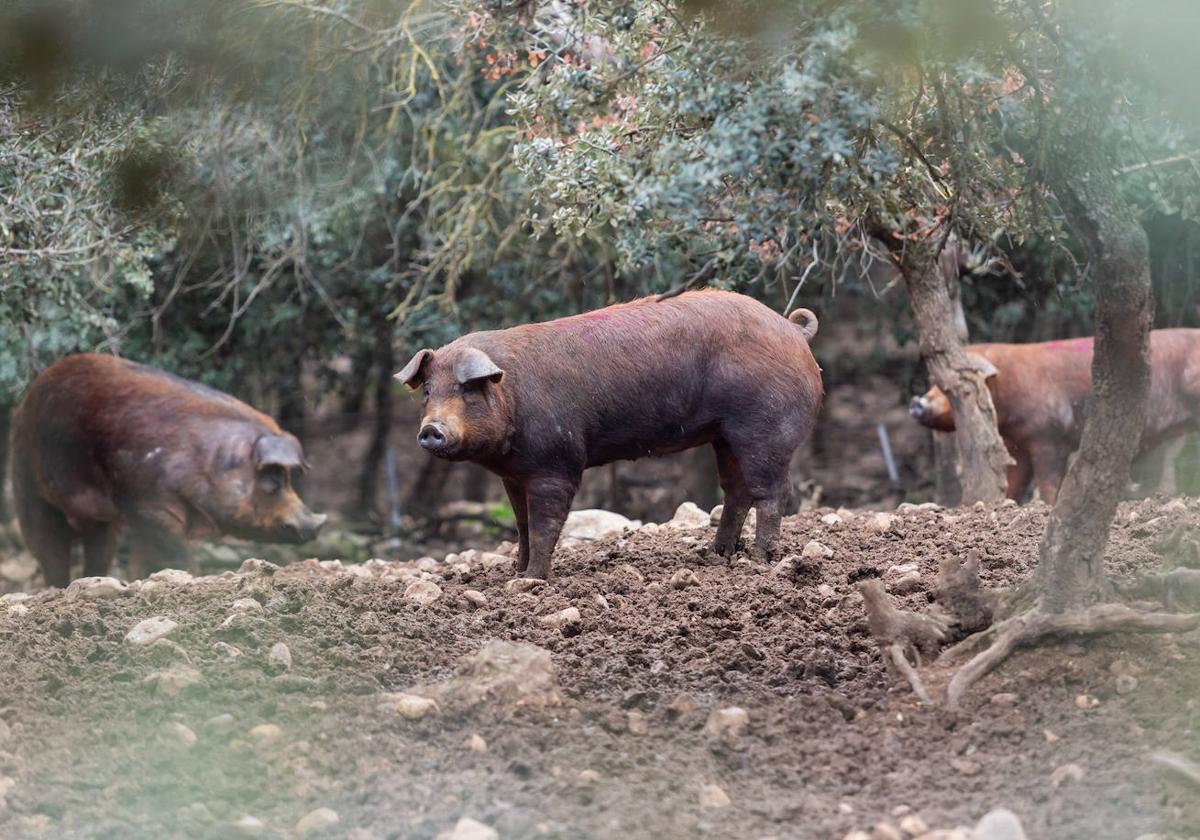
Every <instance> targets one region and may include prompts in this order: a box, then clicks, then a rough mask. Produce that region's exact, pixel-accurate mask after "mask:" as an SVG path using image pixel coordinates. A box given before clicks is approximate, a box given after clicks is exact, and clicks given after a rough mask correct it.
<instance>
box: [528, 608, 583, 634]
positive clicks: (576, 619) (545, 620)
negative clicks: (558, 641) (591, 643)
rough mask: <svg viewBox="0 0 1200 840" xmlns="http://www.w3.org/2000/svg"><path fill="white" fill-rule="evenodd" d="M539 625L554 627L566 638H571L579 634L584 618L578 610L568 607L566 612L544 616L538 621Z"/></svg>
mask: <svg viewBox="0 0 1200 840" xmlns="http://www.w3.org/2000/svg"><path fill="white" fill-rule="evenodd" d="M538 623H539V624H544V625H546V626H547V627H553V628H554V629H555V630H558V631H559V632H561V633H562V634H563V635H564V636H570V635H573V634H574V633H578V632H579V630H580V627H581V625H582V624H583V616H582V615H580V614H579V609H578V608H576V607H567V608H566V609H565V610H559V611H558V612H554V613H550V614H549V615H544V616H542V617H541V618H539V619H538Z"/></svg>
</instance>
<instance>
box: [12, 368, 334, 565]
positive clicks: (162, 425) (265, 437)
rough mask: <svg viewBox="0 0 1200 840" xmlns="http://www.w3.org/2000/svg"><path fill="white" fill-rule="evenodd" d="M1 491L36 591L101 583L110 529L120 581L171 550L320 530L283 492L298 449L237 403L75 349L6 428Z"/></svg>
mask: <svg viewBox="0 0 1200 840" xmlns="http://www.w3.org/2000/svg"><path fill="white" fill-rule="evenodd" d="M12 443H13V445H12V450H13V465H12V471H13V495H14V501H15V503H16V511H17V517H18V519H19V521H20V523H21V533H22V534H23V535H24V537H25V542H26V544H27V545H28V546H29V549H30V551H32V552H33V554H34V556H35V557H37V559H38V561H39V562H40V563H41V564H42V572H43V574H44V575H45V578H46V583H48V584H50V585H51V586H65V585H66V584H67V582H68V581H69V580H70V568H71V548H72V545H73V544H74V543H75V542H77V541H78V542H82V543H83V551H84V572H85V574H88V575H102V574H105V573H107V570H108V567H109V564H110V563H111V562H112V558H113V555H114V554H115V553H116V547H117V541H118V538H119V536H120V531H121V529H122V527H124V526H128V527H129V530H130V531H131V533H132V537H133V557H132V559H131V560H130V564H129V571H130V577H131V578H135V577H140V576H141V575H143V574H144V573H145V572H146V570H147V569H148V568H153V567H154V566H156V565H178V564H179V562H180V560H181V559H182V558H183V557H184V556H185V554H186V547H185V540H187V539H188V538H192V537H198V536H215V535H220V534H231V535H233V536H236V537H241V538H244V539H253V540H262V541H266V542H289V543H301V542H305V541H307V540H310V539H312V538H313V537H314V536H316V534H317V532H318V531H319V530H320V528H321V526H322V525H323V524H325V516H324V515H323V514H314V513H313V512H312V511H310V510H309V509H308V508H307V507H305V505H304V503H303V502H302V501H300V498H299V497H298V496H297V495H296V493H295V491H294V490H293V489H292V486H291V473H292V470H294V469H296V468H297V467H299V468H305V467H307V464H306V463H305V461H304V453H303V451H302V450H301V448H300V442H299V441H297V440H296V438H294V437H292V436H291V435H289V434H286V433H285V432H283V431H282V430H281V429H280V428H279V426H278V425H276V423H275V421H274V420H272V419H271V418H270V417H267V416H266V415H265V414H260V413H259V412H257V411H255V410H254V409H252V408H251V407H250V406H248V405H246V404H245V403H243V402H240V401H239V400H235V399H234V398H233V397H231V396H228V395H227V394H223V393H221V392H220V391H214V390H213V389H211V388H207V387H205V386H204V385H200V384H198V383H195V382H189V381H188V380H186V379H181V378H179V377H176V376H172V375H171V374H168V373H164V372H162V371H160V370H156V369H154V368H151V367H147V366H145V365H141V364H138V363H136V362H130V361H126V360H124V359H118V358H116V357H114V356H103V355H96V354H92V353H83V354H79V355H75V356H67V357H65V358H63V359H60V360H59V361H57V362H55V363H54V364H53V365H51V366H50V367H49V368H47V369H46V370H45V371H44V372H43V373H42V374H41V375H40V376H39V377H38V378H37V379H36V380H34V382H33V384H32V385H31V386H30V387H29V391H28V393H26V394H25V398H24V400H22V402H21V404H20V405H19V406H18V407H17V411H16V415H15V417H14V418H13V429H12Z"/></svg>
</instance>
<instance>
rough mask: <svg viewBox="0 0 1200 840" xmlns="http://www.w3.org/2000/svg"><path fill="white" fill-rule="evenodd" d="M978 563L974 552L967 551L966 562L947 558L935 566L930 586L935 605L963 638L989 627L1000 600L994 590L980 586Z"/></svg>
mask: <svg viewBox="0 0 1200 840" xmlns="http://www.w3.org/2000/svg"><path fill="white" fill-rule="evenodd" d="M979 562H980V555H979V552H978V551H977V550H975V549H971V550H970V551H968V552H967V559H966V560H964V561H962V562H961V563H960V562H959V560H958V558H957V557H953V556H949V555H947V556H945V557H943V558H942V559H941V560H940V561H939V562H938V575H937V580H936V581H935V582H934V585H933V593H934V596H935V597H936V598H937V601H938V604H940V605H941V606H942V608H943V609H945V610H946V611H947V612H948V613H949V615H950V616H951V618H952V622H953V623H954V624H955V625H957V626H958V628H959V629H960V630H961V631H962V632H963V633H965V634H969V633H975V632H978V631H979V630H983V629H985V628H987V627H988V626H990V625H991V623H992V618H993V615H994V614H995V611H996V606H997V604H998V602H999V600H1000V593H999V592H998V591H997V590H994V589H987V588H985V587H984V586H983V584H982V583H981V582H980V580H979Z"/></svg>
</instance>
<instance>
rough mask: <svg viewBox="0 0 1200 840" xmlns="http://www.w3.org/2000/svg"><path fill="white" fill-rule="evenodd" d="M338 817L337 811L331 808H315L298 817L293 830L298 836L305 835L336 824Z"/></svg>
mask: <svg viewBox="0 0 1200 840" xmlns="http://www.w3.org/2000/svg"><path fill="white" fill-rule="evenodd" d="M338 819H339V818H338V812H337V811H335V810H333V809H332V808H317V809H316V810H315V811H309V812H308V813H307V814H305V815H304V816H303V817H301V818H300V820H299V821H298V822H297V823H296V828H295V831H296V834H297V835H299V836H300V837H306V836H308V835H309V834H316V833H317V832H318V831H324V830H325V829H327V828H331V827H333V826H335V825H337V824H338Z"/></svg>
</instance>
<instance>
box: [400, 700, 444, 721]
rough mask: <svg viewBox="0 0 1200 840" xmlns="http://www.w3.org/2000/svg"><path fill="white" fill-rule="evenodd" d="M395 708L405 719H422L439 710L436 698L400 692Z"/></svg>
mask: <svg viewBox="0 0 1200 840" xmlns="http://www.w3.org/2000/svg"><path fill="white" fill-rule="evenodd" d="M393 708H394V709H395V710H396V714H398V715H400V717H402V718H404V719H405V720H420V719H421V718H423V717H425V715H427V714H429V713H430V712H436V711H438V704H437V701H436V700H432V699H430V698H428V697H421V696H419V695H416V694H400V695H398V696H397V697H396V702H395V705H394V706H393Z"/></svg>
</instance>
